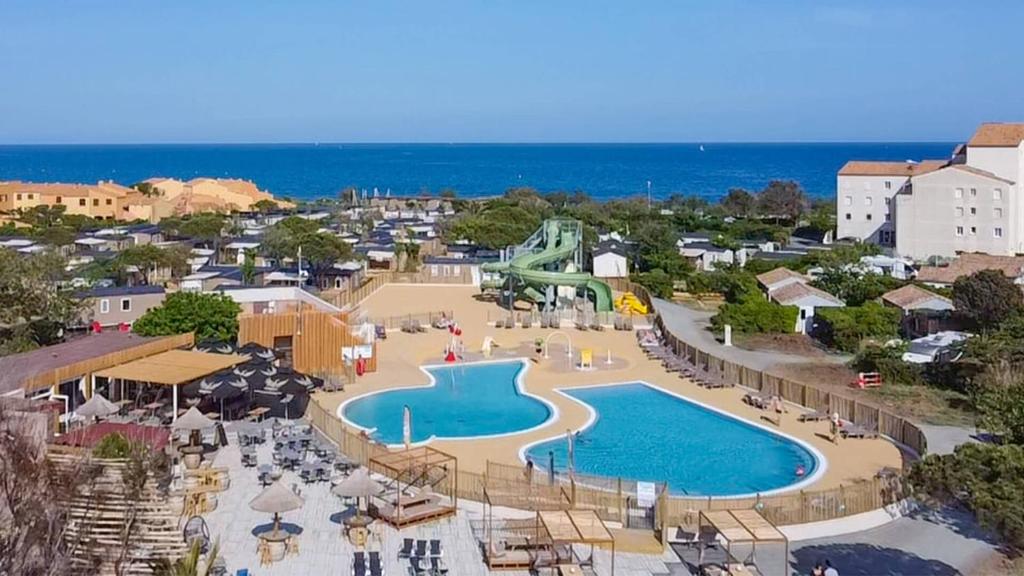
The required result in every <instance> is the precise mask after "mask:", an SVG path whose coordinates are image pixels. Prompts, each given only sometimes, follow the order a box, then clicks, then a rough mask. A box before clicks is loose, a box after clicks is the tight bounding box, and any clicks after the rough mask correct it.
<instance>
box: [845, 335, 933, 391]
mask: <svg viewBox="0 0 1024 576" xmlns="http://www.w3.org/2000/svg"><path fill="white" fill-rule="evenodd" d="M905 351H906V349H905V347H903V346H879V345H877V344H870V345H868V346H865V347H864V348H863V349H862V350H861V351H860V352H858V353H857V355H856V356H855V357H854V358H853V361H852V362H850V367H851V368H853V369H854V370H856V371H857V372H878V373H879V374H880V375H881V376H882V382H885V383H887V384H903V385H908V386H909V385H921V384H925V382H924V378H922V375H921V367H920V365H918V364H911V363H910V362H904V361H903V358H902V356H903V352H905Z"/></svg>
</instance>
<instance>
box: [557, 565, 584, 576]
mask: <svg viewBox="0 0 1024 576" xmlns="http://www.w3.org/2000/svg"><path fill="white" fill-rule="evenodd" d="M558 573H559V574H561V575H562V576H580V575H582V574H583V570H581V569H580V567H579V566H577V565H575V564H559V565H558Z"/></svg>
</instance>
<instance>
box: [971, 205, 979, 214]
mask: <svg viewBox="0 0 1024 576" xmlns="http://www.w3.org/2000/svg"><path fill="white" fill-rule="evenodd" d="M977 215H978V209H977V208H975V207H974V206H971V216H977Z"/></svg>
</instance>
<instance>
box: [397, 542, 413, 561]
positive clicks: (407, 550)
mask: <svg viewBox="0 0 1024 576" xmlns="http://www.w3.org/2000/svg"><path fill="white" fill-rule="evenodd" d="M412 547H413V540H412V538H403V539H402V547H401V548H399V549H398V557H399V558H409V557H410V556H412Z"/></svg>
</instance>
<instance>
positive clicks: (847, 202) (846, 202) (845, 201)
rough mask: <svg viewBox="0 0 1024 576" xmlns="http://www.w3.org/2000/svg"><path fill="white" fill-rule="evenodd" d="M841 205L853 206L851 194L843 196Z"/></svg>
mask: <svg viewBox="0 0 1024 576" xmlns="http://www.w3.org/2000/svg"><path fill="white" fill-rule="evenodd" d="M843 206H853V196H846V197H845V198H843Z"/></svg>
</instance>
